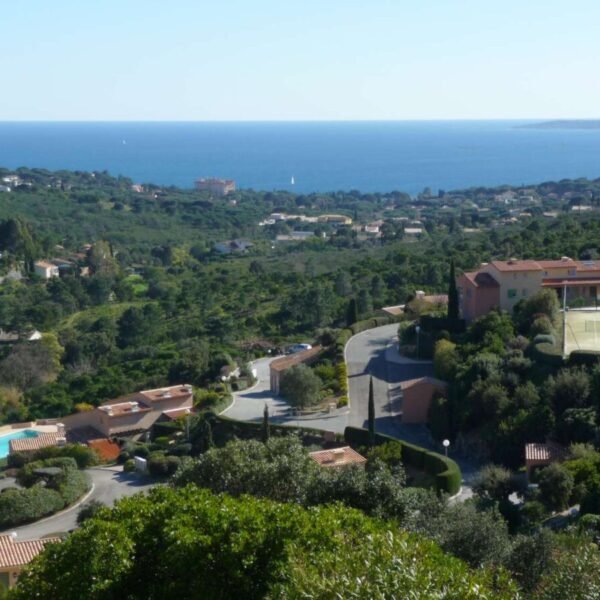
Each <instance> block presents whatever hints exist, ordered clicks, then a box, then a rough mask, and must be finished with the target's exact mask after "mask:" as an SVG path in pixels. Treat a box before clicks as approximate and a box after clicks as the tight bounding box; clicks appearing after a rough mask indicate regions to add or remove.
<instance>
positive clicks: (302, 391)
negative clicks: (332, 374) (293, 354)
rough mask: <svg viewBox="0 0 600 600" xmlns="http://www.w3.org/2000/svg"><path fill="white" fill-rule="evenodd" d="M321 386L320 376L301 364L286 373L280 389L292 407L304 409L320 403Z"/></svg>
mask: <svg viewBox="0 0 600 600" xmlns="http://www.w3.org/2000/svg"><path fill="white" fill-rule="evenodd" d="M321 385H322V382H321V379H320V378H319V376H318V375H316V374H315V372H314V371H313V370H312V369H311V368H310V367H308V366H306V365H304V364H301V365H295V366H293V367H291V368H290V369H288V370H287V371H284V373H283V375H282V376H281V383H280V386H279V387H280V391H281V395H282V396H283V397H284V398H285V399H286V400H288V402H289V403H290V404H291V405H292V406H296V407H298V408H304V407H306V406H310V405H311V404H315V403H316V402H318V400H319V392H320V391H321Z"/></svg>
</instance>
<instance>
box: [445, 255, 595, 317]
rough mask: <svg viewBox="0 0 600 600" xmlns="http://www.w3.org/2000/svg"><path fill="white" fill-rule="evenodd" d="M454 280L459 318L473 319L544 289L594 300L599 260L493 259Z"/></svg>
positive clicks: (503, 308)
mask: <svg viewBox="0 0 600 600" xmlns="http://www.w3.org/2000/svg"><path fill="white" fill-rule="evenodd" d="M456 283H457V287H458V291H459V299H460V310H461V314H462V317H463V318H464V319H465V320H467V321H472V320H473V319H476V318H478V317H481V316H482V315H485V314H486V313H488V312H489V311H490V310H492V309H494V308H499V309H501V310H505V311H507V312H512V310H513V308H514V307H515V304H517V302H519V300H522V299H525V298H528V297H530V296H531V295H533V294H535V293H536V292H537V291H539V290H541V289H543V288H553V289H556V290H563V288H566V293H567V299H568V300H570V299H573V298H575V297H583V298H584V299H587V300H588V301H590V303H595V302H596V300H597V299H598V297H599V290H600V262H597V261H579V260H573V259H572V258H569V257H568V256H563V257H562V258H560V259H559V260H538V261H536V260H517V259H516V258H513V259H510V260H507V261H500V260H496V261H492V262H491V263H482V264H481V266H480V268H479V269H478V270H476V271H470V272H466V273H463V274H462V275H461V276H460V277H458V278H457V282H456Z"/></svg>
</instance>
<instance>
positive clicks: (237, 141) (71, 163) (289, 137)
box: [0, 119, 600, 195]
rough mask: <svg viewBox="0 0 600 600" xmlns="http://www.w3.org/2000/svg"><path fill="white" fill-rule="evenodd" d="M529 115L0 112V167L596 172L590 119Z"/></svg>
mask: <svg viewBox="0 0 600 600" xmlns="http://www.w3.org/2000/svg"><path fill="white" fill-rule="evenodd" d="M535 122H536V121H535V119H533V120H530V121H391V122H387V121H359V122H158V123H157V122H152V123H146V122H0V167H6V168H10V169H14V168H17V167H21V166H25V167H41V168H45V169H49V170H59V169H69V170H85V171H104V170H106V171H108V172H109V173H111V174H112V175H124V176H127V177H130V178H131V179H132V180H133V181H134V182H135V183H157V184H161V185H176V186H179V187H183V188H191V187H193V183H194V180H196V179H198V178H200V177H220V178H225V179H234V180H235V182H236V184H237V186H238V187H239V188H253V189H256V190H265V191H273V190H288V191H294V192H297V193H301V194H307V193H311V192H331V191H338V190H345V191H349V190H359V191H361V192H390V191H401V192H407V193H409V194H411V195H414V194H417V193H418V192H421V191H423V190H424V189H425V188H429V189H430V190H431V191H433V192H434V193H437V192H438V191H439V190H445V191H450V190H456V189H463V188H468V187H475V186H496V185H502V184H510V185H522V184H535V183H541V182H543V181H549V180H560V179H565V178H578V177H588V178H598V177H600V129H576V128H573V129H569V128H559V129H545V128H526V127H523V125H526V124H528V123H535Z"/></svg>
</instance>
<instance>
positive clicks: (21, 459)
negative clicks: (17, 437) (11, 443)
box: [6, 452, 29, 469]
mask: <svg viewBox="0 0 600 600" xmlns="http://www.w3.org/2000/svg"><path fill="white" fill-rule="evenodd" d="M28 462H29V460H28V458H27V455H26V454H21V453H20V452H15V453H13V454H9V455H8V456H7V457H6V466H7V467H8V468H9V469H20V468H21V467H23V466H25V465H26V464H27V463H28Z"/></svg>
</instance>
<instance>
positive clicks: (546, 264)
mask: <svg viewBox="0 0 600 600" xmlns="http://www.w3.org/2000/svg"><path fill="white" fill-rule="evenodd" d="M537 262H538V265H540V267H542V269H568V268H570V267H578V266H579V263H578V261H575V260H573V259H572V258H569V259H568V260H562V259H558V260H538V261H537Z"/></svg>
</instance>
